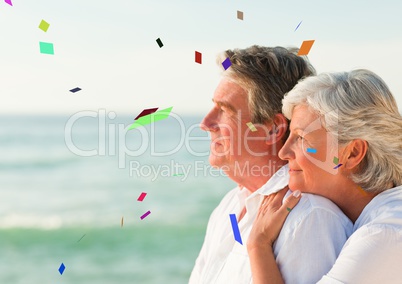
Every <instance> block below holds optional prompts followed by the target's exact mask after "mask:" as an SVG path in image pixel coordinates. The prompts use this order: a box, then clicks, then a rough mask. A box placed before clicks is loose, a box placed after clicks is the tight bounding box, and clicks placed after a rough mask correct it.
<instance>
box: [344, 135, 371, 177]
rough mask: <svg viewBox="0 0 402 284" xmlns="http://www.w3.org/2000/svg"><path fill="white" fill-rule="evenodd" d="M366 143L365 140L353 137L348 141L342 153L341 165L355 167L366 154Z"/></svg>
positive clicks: (349, 167) (347, 167)
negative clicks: (353, 138)
mask: <svg viewBox="0 0 402 284" xmlns="http://www.w3.org/2000/svg"><path fill="white" fill-rule="evenodd" d="M367 150H368V143H367V141H366V140H362V139H355V140H353V141H352V142H350V143H349V145H348V146H346V148H345V152H344V153H343V155H342V156H343V161H344V163H343V166H344V167H345V168H346V169H348V170H354V169H356V168H357V167H358V166H359V164H360V163H361V161H362V160H363V158H364V157H365V156H366V153H367Z"/></svg>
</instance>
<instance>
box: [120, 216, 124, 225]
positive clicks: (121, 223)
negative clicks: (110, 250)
mask: <svg viewBox="0 0 402 284" xmlns="http://www.w3.org/2000/svg"><path fill="white" fill-rule="evenodd" d="M123 219H124V218H123V217H121V221H120V226H121V227H123Z"/></svg>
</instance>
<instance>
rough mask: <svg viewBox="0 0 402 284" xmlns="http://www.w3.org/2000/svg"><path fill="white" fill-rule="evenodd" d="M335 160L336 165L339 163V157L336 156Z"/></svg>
mask: <svg viewBox="0 0 402 284" xmlns="http://www.w3.org/2000/svg"><path fill="white" fill-rule="evenodd" d="M333 162H334V164H335V165H337V164H338V163H339V159H338V158H337V157H334V160H333Z"/></svg>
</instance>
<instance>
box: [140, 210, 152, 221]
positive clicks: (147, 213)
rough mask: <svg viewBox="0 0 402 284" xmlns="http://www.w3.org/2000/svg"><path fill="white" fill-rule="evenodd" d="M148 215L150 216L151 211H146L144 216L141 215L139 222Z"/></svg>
mask: <svg viewBox="0 0 402 284" xmlns="http://www.w3.org/2000/svg"><path fill="white" fill-rule="evenodd" d="M149 214H151V211H149V210H148V211H147V212H146V213H145V214H144V215H142V216H141V217H140V218H141V220H142V219H144V218H145V217H147V216H148V215H149Z"/></svg>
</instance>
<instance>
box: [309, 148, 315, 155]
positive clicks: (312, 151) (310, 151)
mask: <svg viewBox="0 0 402 284" xmlns="http://www.w3.org/2000/svg"><path fill="white" fill-rule="evenodd" d="M307 153H313V154H315V153H317V149H314V148H307Z"/></svg>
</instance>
